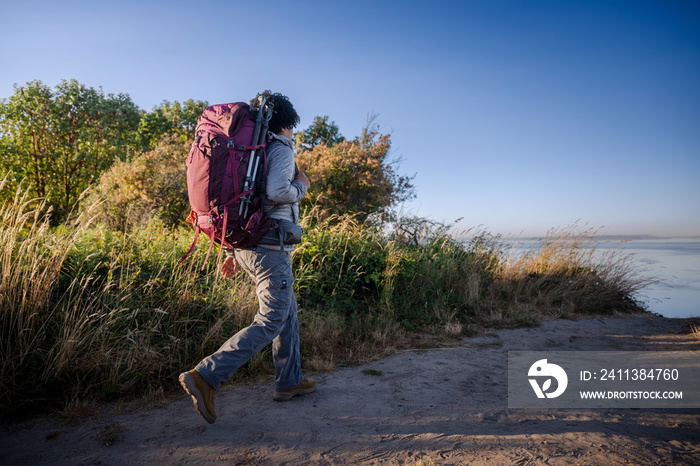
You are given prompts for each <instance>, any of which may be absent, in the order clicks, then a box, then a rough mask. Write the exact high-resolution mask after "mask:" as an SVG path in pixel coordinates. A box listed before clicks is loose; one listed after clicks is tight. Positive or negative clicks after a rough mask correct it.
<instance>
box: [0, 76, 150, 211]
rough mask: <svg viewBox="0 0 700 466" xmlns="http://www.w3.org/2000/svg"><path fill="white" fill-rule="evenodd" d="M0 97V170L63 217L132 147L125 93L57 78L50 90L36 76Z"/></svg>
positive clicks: (131, 116)
mask: <svg viewBox="0 0 700 466" xmlns="http://www.w3.org/2000/svg"><path fill="white" fill-rule="evenodd" d="M14 89H15V93H14V95H13V96H11V97H10V98H8V99H2V100H1V101H0V137H1V138H2V150H3V154H2V157H0V169H2V170H3V171H8V170H10V171H11V172H12V173H13V176H14V180H15V184H16V183H18V182H19V180H21V179H27V180H28V181H29V183H28V186H30V187H31V188H30V189H31V194H32V195H33V196H38V197H42V198H46V199H47V202H48V204H49V205H51V206H53V207H54V209H55V210H56V211H57V213H58V217H59V218H61V217H64V216H65V215H66V214H67V213H68V212H69V211H70V209H71V208H72V206H73V204H74V203H75V201H76V200H77V198H78V196H79V195H80V194H81V193H82V192H83V191H84V190H85V189H86V188H87V187H88V186H89V185H90V184H91V183H94V182H95V181H97V178H98V177H99V175H100V174H101V173H102V172H104V171H105V170H106V169H107V168H109V167H110V166H111V165H112V164H113V163H114V162H115V161H117V160H125V159H127V158H128V156H129V153H130V151H131V150H132V148H133V147H134V144H135V141H134V130H136V128H137V126H138V123H139V118H140V117H139V113H138V109H137V108H136V106H135V105H134V103H133V102H132V101H131V99H130V98H129V96H128V95H124V94H118V95H113V94H108V95H105V94H104V93H103V92H102V90H101V89H100V90H95V89H93V88H90V87H86V86H85V85H82V84H79V83H78V82H77V81H76V80H71V81H65V80H64V81H61V82H60V83H59V84H58V85H57V86H56V88H55V91H52V90H51V89H50V88H49V87H48V86H46V85H44V84H42V83H41V82H40V81H32V82H29V83H27V84H26V85H25V86H22V87H18V86H17V85H15V87H14Z"/></svg>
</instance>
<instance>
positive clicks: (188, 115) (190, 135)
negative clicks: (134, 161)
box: [138, 99, 209, 150]
mask: <svg viewBox="0 0 700 466" xmlns="http://www.w3.org/2000/svg"><path fill="white" fill-rule="evenodd" d="M208 106H209V104H208V103H207V102H203V101H201V100H192V99H188V100H186V101H185V102H183V103H182V104H181V103H180V102H178V101H177V100H176V101H174V102H172V103H170V102H169V101H167V100H164V101H163V102H161V104H160V105H158V106H156V107H154V108H153V111H151V112H150V113H144V114H143V115H142V118H141V122H140V124H139V129H138V133H139V141H140V143H141V146H142V148H143V149H144V150H151V149H153V148H155V147H156V145H157V144H158V142H159V141H161V140H163V139H165V138H167V137H168V136H175V137H176V138H178V139H179V140H180V141H181V142H187V141H191V140H192V139H194V131H195V129H196V127H197V121H198V120H199V117H200V116H202V112H204V110H205V109H206V108H207V107H208Z"/></svg>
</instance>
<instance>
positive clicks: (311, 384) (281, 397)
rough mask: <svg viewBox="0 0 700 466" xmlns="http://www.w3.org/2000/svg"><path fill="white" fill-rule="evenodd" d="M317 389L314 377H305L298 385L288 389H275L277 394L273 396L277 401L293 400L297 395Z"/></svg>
mask: <svg viewBox="0 0 700 466" xmlns="http://www.w3.org/2000/svg"><path fill="white" fill-rule="evenodd" d="M315 391H316V381H315V380H313V379H304V380H302V381H301V383H300V384H299V385H297V386H296V387H292V388H288V389H286V390H275V395H274V396H273V397H272V398H273V399H274V400H275V401H287V400H291V399H292V398H294V397H295V396H297V395H305V394H307V393H312V392H315Z"/></svg>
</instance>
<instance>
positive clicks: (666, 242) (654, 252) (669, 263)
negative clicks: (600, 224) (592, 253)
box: [503, 237, 700, 318]
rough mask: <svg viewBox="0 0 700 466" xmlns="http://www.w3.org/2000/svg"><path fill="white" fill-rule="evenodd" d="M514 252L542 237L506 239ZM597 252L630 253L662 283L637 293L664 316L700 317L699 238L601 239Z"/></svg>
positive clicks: (647, 274)
mask: <svg viewBox="0 0 700 466" xmlns="http://www.w3.org/2000/svg"><path fill="white" fill-rule="evenodd" d="M503 242H504V244H506V245H507V246H508V247H512V254H518V253H519V252H523V251H527V250H531V249H532V248H534V247H536V246H537V244H538V242H539V239H535V238H525V239H518V238H504V240H503ZM595 245H596V254H601V255H602V254H603V253H605V252H609V251H610V250H611V249H613V250H620V251H622V252H623V254H625V255H628V254H629V255H631V257H632V260H633V264H634V265H635V267H638V268H639V271H640V275H642V276H644V277H650V278H654V279H658V280H659V283H657V284H653V285H650V286H648V287H646V288H645V289H643V290H642V291H641V292H640V294H639V295H638V296H636V297H637V298H638V299H639V300H640V301H643V302H645V303H647V305H648V309H649V311H651V312H654V313H656V314H660V315H662V316H664V317H676V318H683V317H698V316H700V238H655V237H637V238H630V239H627V238H620V237H615V238H604V237H603V238H599V240H598V242H597V243H596V244H595Z"/></svg>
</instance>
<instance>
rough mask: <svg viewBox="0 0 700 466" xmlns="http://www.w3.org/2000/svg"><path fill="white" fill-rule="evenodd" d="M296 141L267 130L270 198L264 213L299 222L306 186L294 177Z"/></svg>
mask: <svg viewBox="0 0 700 466" xmlns="http://www.w3.org/2000/svg"><path fill="white" fill-rule="evenodd" d="M296 175H297V168H296V163H295V162H294V143H293V142H292V141H290V140H289V139H287V138H286V137H284V136H280V135H278V134H274V133H268V143H267V198H266V199H265V201H264V204H263V205H264V207H265V212H267V214H268V215H269V216H270V217H272V218H274V219H281V220H289V221H291V222H294V223H299V202H300V201H301V200H302V198H303V197H304V196H305V195H306V185H305V184H304V183H302V182H301V181H299V180H295V179H294V177H295V176H296Z"/></svg>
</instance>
